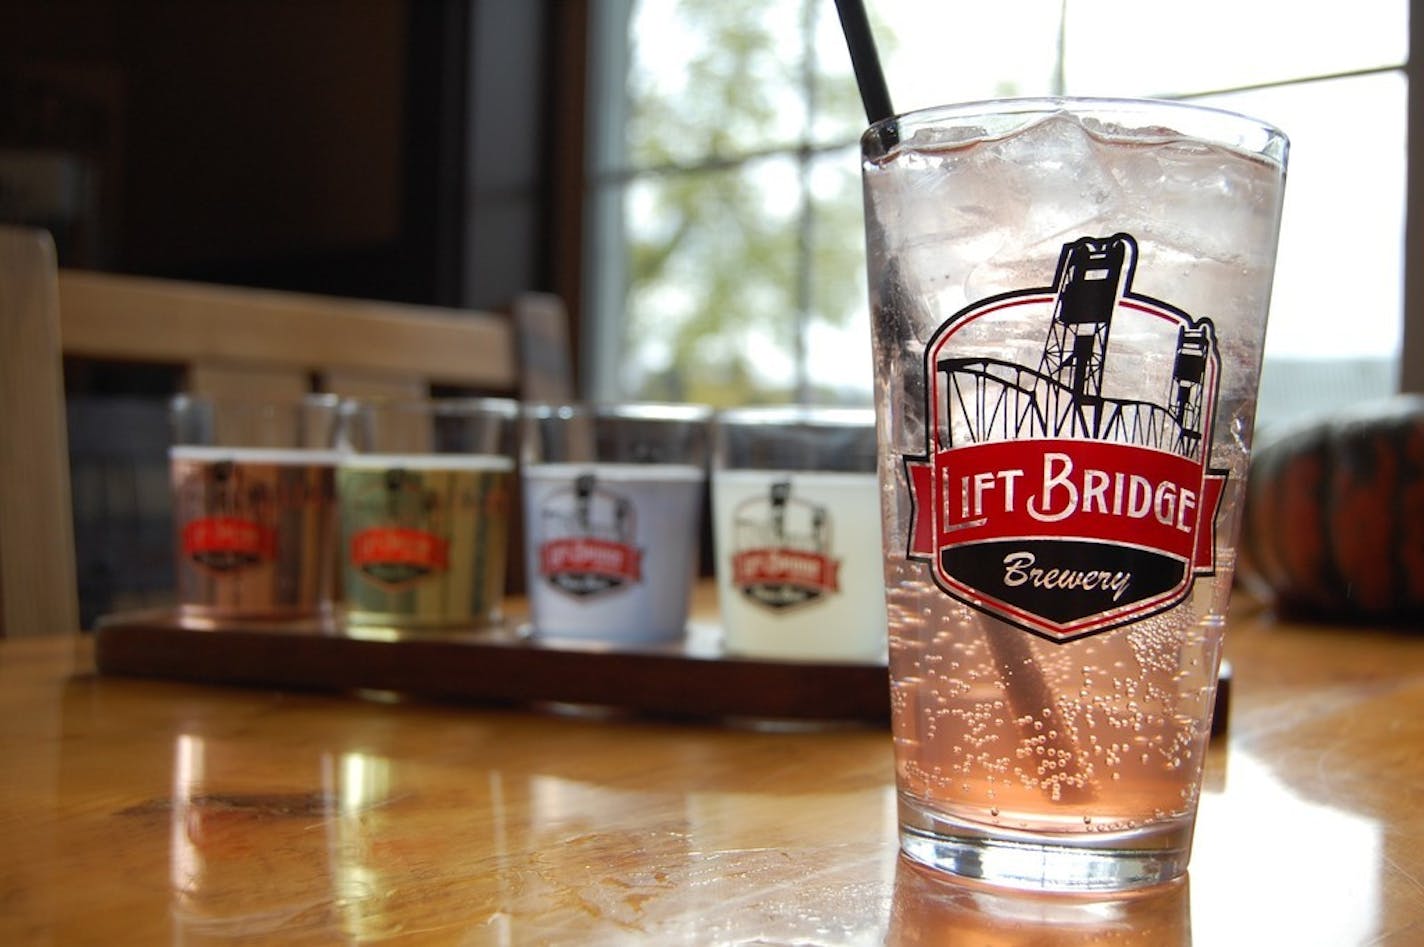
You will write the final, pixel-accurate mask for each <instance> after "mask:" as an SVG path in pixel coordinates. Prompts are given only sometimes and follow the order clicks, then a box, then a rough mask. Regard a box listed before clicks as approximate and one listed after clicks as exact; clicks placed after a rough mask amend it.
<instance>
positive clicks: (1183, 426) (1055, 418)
mask: <svg viewBox="0 0 1424 947" xmlns="http://www.w3.org/2000/svg"><path fill="white" fill-rule="evenodd" d="M1136 254H1137V246H1136V244H1135V243H1134V242H1133V240H1132V238H1131V237H1129V236H1127V235H1125V234H1119V235H1117V236H1115V237H1111V238H1108V239H1106V240H1101V239H1098V240H1095V239H1091V238H1083V239H1080V240H1077V241H1075V242H1073V243H1069V244H1065V245H1064V247H1063V253H1062V255H1061V256H1060V257H1059V261H1058V271H1057V274H1056V276H1055V278H1054V288H1055V292H1056V297H1055V299H1054V303H1053V316H1052V319H1051V320H1050V322H1049V327H1048V337H1047V338H1046V339H1045V341H1044V344H1043V355H1042V357H1041V358H1040V360H1039V363H1038V367H1037V368H1036V369H1034V368H1029V367H1027V366H1025V365H1019V364H1016V363H1014V362H1010V361H1007V360H1004V359H997V358H988V357H980V356H971V357H946V358H942V359H939V360H938V362H937V363H936V367H937V369H938V371H939V372H940V373H941V375H942V376H943V378H942V384H941V387H940V391H941V392H942V394H941V397H942V399H944V400H943V403H944V404H945V406H946V407H947V409H948V410H947V411H945V412H944V413H943V414H942V415H941V417H944V418H945V419H946V421H947V422H948V430H946V431H944V432H942V433H941V441H940V442H941V444H942V445H943V446H946V447H948V446H960V445H961V444H963V443H965V442H968V443H978V442H982V441H992V440H1005V439H1009V438H1078V439H1085V438H1092V439H1096V440H1109V441H1116V442H1119V443H1128V444H1136V445H1140V446H1144V447H1153V448H1157V449H1160V450H1166V451H1171V452H1173V453H1176V454H1180V455H1182V456H1184V457H1195V456H1197V454H1198V451H1199V448H1200V444H1201V439H1202V436H1203V430H1202V426H1203V421H1204V418H1203V408H1202V403H1203V386H1204V382H1205V380H1206V372H1207V367H1208V363H1209V359H1210V355H1211V345H1212V340H1211V337H1210V332H1211V330H1210V327H1209V326H1207V325H1205V324H1203V325H1201V326H1199V327H1198V326H1190V325H1189V324H1185V323H1184V324H1183V325H1182V326H1181V327H1180V328H1179V329H1178V331H1177V351H1176V360H1175V363H1174V365H1173V371H1172V382H1171V386H1170V391H1169V393H1168V394H1167V397H1166V403H1163V404H1154V403H1152V402H1147V401H1134V400H1130V399H1123V398H1106V397H1104V396H1103V394H1102V389H1103V372H1104V369H1105V368H1106V365H1107V354H1108V333H1109V331H1110V330H1111V328H1112V318H1113V313H1114V311H1115V310H1116V308H1117V304H1118V300H1119V299H1121V298H1122V296H1123V294H1124V293H1125V292H1126V291H1127V289H1128V286H1129V284H1130V282H1131V279H1132V270H1133V267H1134V264H1135V262H1136ZM951 436H957V437H959V439H960V443H959V444H953V443H952V440H951Z"/></svg>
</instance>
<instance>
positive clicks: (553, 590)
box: [521, 404, 711, 643]
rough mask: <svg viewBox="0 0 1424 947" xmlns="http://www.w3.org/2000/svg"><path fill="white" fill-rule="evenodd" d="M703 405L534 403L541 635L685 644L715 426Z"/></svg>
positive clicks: (533, 574) (529, 428) (529, 445)
mask: <svg viewBox="0 0 1424 947" xmlns="http://www.w3.org/2000/svg"><path fill="white" fill-rule="evenodd" d="M710 415H711V411H710V410H709V409H707V408H705V407H701V406H697V405H671V404H595V405H575V404H563V405H531V406H529V407H527V408H526V409H525V413H524V421H523V425H524V430H523V438H522V440H521V445H522V450H523V460H524V465H523V471H524V472H523V487H524V536H525V547H526V557H527V569H526V575H527V576H528V585H529V605H530V611H531V613H532V619H533V630H534V633H535V634H536V635H539V636H543V637H566V638H579V639H585V640H601V641H610V642H623V643H638V642H653V641H669V640H674V639H677V638H681V637H682V636H683V635H684V634H685V633H686V630H687V618H688V611H689V606H690V598H691V590H692V582H693V580H694V578H695V576H696V574H697V568H698V548H699V536H700V532H701V526H702V508H703V504H704V496H705V488H706V480H707V474H706V463H707V436H708V435H707V425H708V418H709V417H710Z"/></svg>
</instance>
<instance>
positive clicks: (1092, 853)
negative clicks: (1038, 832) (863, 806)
mask: <svg viewBox="0 0 1424 947" xmlns="http://www.w3.org/2000/svg"><path fill="white" fill-rule="evenodd" d="M900 848H901V849H902V850H903V851H904V853H905V855H906V856H908V857H909V858H910V859H912V860H914V861H916V862H918V863H920V864H922V865H925V866H927V867H929V868H934V869H937V870H939V871H945V872H949V873H950V874H954V875H958V876H960V877H963V878H973V879H976V880H979V881H984V882H987V883H989V884H995V885H1000V886H1003V887H1009V888H1018V889H1022V890H1030V891H1064V892H1074V891H1080V892H1089V891H1125V890H1129V889H1134V888H1146V887H1150V886H1153V885H1159V884H1164V883H1166V882H1168V881H1171V880H1173V879H1175V878H1178V877H1180V876H1182V875H1184V874H1185V873H1186V870H1187V861H1188V859H1189V858H1190V856H1191V821H1190V820H1176V821H1172V822H1168V823H1164V824H1162V825H1158V826H1152V827H1149V828H1145V829H1140V830H1137V831H1134V832H1121V833H1102V834H1096V835H1092V836H1084V837H1082V838H1074V839H1071V840H1068V839H1059V838H1055V837H1052V836H1033V835H1031V834H1030V833H1027V832H1018V833H1014V832H1009V831H1004V832H997V831H996V832H994V833H993V834H990V833H989V832H988V831H987V830H986V829H985V828H984V827H983V826H976V825H968V824H963V823H952V822H950V821H948V820H946V819H945V818H944V817H943V816H941V815H935V816H927V814H925V813H923V812H920V811H918V807H917V806H914V805H913V804H911V803H907V802H906V801H905V800H903V799H902V800H901V803H900Z"/></svg>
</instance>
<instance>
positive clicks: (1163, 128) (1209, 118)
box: [860, 95, 1290, 168]
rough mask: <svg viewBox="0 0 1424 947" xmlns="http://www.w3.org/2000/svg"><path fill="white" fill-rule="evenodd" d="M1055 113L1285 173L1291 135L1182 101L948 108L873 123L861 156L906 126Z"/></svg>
mask: <svg viewBox="0 0 1424 947" xmlns="http://www.w3.org/2000/svg"><path fill="white" fill-rule="evenodd" d="M1058 113H1062V114H1071V115H1080V116H1097V117H1099V118H1102V119H1105V120H1113V119H1116V120H1118V121H1121V120H1123V119H1129V118H1132V117H1134V116H1135V117H1137V118H1139V119H1143V120H1146V122H1145V123H1144V124H1142V125H1138V126H1136V130H1142V129H1146V128H1151V129H1152V130H1153V131H1155V132H1157V133H1158V135H1157V137H1158V138H1159V139H1166V140H1171V138H1172V137H1176V138H1181V139H1191V140H1199V141H1207V142H1212V143H1215V144H1219V145H1225V146H1228V147H1234V148H1239V149H1241V150H1244V151H1248V152H1251V153H1253V154H1257V155H1260V156H1262V157H1265V158H1269V159H1271V160H1273V161H1275V162H1277V163H1278V164H1280V165H1281V166H1282V167H1283V168H1284V166H1285V162H1286V154H1287V152H1288V151H1289V147H1290V138H1289V136H1287V135H1286V133H1285V132H1284V131H1282V130H1281V129H1280V128H1278V127H1277V126H1275V125H1273V124H1271V123H1270V122H1267V121H1264V120H1262V119H1259V118H1255V117H1253V116H1250V115H1246V114H1244V113H1242V112H1235V111H1232V110H1230V109H1225V108H1221V107H1219V106H1215V105H1205V104H1201V103H1198V102H1191V101H1187V100H1184V99H1154V98H1131V97H1113V96H1074V95H1056V96H1055V95H1046V96H1010V97H1005V98H995V99H979V100H975V101H969V102H956V103H948V104H944V105H933V106H929V107H927V108H922V109H914V110H912V111H909V112H903V113H900V114H898V115H892V116H890V117H889V118H884V119H881V120H880V121H878V122H875V123H873V124H872V125H871V126H870V127H869V128H867V129H866V130H865V132H864V133H863V134H862V135H861V137H860V145H861V154H862V156H865V157H874V158H880V157H884V156H885V155H887V154H890V153H891V152H893V151H894V150H895V148H896V147H897V146H899V145H900V143H901V142H902V140H903V138H904V135H903V134H902V131H903V129H904V127H905V126H911V127H917V128H923V127H929V126H932V125H945V124H964V123H965V122H966V121H967V120H969V119H972V118H974V117H982V118H985V119H989V118H993V117H997V118H999V119H1001V120H1003V119H1009V118H1012V117H1015V116H1047V115H1052V114H1058ZM1174 116H1177V117H1180V118H1181V121H1180V122H1176V123H1170V122H1165V121H1164V120H1165V119H1168V118H1170V117H1174ZM1021 127H1023V122H1022V121H1020V122H1018V123H1017V124H1014V125H1012V126H1006V127H1005V128H1003V129H1002V130H997V131H996V132H995V133H993V134H985V135H983V136H976V137H980V138H982V139H986V140H991V139H996V138H1000V137H1004V136H1006V135H1008V134H1009V133H1011V132H1012V131H1016V130H1018V129H1019V128H1021ZM1168 133H1170V134H1168Z"/></svg>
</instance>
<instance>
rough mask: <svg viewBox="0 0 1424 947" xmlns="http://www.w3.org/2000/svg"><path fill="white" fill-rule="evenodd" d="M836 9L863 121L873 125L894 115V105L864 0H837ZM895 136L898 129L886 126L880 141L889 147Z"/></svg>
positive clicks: (893, 142)
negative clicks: (862, 109) (861, 107)
mask: <svg viewBox="0 0 1424 947" xmlns="http://www.w3.org/2000/svg"><path fill="white" fill-rule="evenodd" d="M836 12H837V13H839V14H840V18H841V32H842V33H844V34H845V40H846V47H847V48H848V49H849V50H850V64H851V68H852V69H854V70H855V84H856V86H857V87H858V88H859V89H860V101H861V104H862V105H864V106H865V118H866V121H868V122H869V123H870V124H872V125H874V124H875V123H876V122H880V121H884V120H885V119H887V118H891V117H893V116H894V114H895V108H894V106H892V105H891V104H890V89H889V88H888V87H887V86H886V85H885V73H884V72H882V71H881V69H880V53H879V52H877V51H876V49H875V36H874V34H872V33H871V32H870V19H869V17H867V16H866V15H865V4H864V3H863V2H861V0H836ZM898 137H899V136H898V130H897V129H894V128H887V129H886V130H885V131H884V132H883V133H882V134H881V141H882V142H883V144H884V145H885V147H886V149H887V150H888V149H889V148H891V147H893V146H894V145H895V143H896V139H897V138H898Z"/></svg>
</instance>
